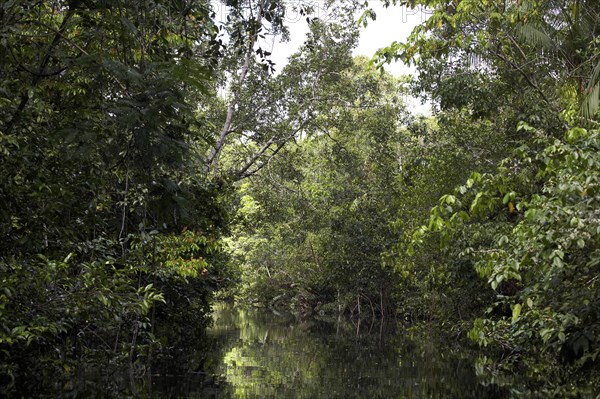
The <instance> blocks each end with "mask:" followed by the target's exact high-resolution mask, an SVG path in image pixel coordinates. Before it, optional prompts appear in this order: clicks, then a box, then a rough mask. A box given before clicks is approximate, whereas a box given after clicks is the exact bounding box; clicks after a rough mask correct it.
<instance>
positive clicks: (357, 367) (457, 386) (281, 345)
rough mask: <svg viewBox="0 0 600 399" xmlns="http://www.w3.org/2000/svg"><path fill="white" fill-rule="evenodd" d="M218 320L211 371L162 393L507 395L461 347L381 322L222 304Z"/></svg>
mask: <svg viewBox="0 0 600 399" xmlns="http://www.w3.org/2000/svg"><path fill="white" fill-rule="evenodd" d="M214 317H215V323H214V327H213V328H212V329H211V330H210V331H209V333H208V339H209V341H210V342H211V343H212V347H213V348H212V353H209V354H208V355H206V357H205V359H204V362H203V369H204V370H203V371H202V372H199V373H197V374H194V375H191V376H187V377H186V378H183V379H182V378H176V377H172V379H170V380H169V378H160V381H157V380H156V379H155V381H154V384H158V385H155V392H157V391H160V392H161V395H163V396H165V395H166V396H170V397H182V396H183V397H203V398H205V397H212V398H501V397H504V395H503V394H502V392H500V390H498V389H496V388H494V387H484V386H481V385H479V384H478V382H477V379H476V377H475V373H474V369H473V362H472V361H471V360H469V359H464V358H463V359H461V357H460V356H459V353H456V350H454V351H451V350H449V349H448V348H441V347H437V345H435V344H433V343H432V342H429V341H427V340H423V341H424V342H417V341H415V340H411V339H409V338H408V337H406V335H405V334H403V332H402V331H390V329H389V328H383V327H385V326H382V325H381V324H380V323H378V324H369V323H367V324H365V322H364V321H363V324H362V325H360V326H359V325H356V324H352V323H349V322H348V323H341V322H338V321H335V320H334V321H331V322H326V321H315V320H313V321H298V320H296V319H295V318H293V317H285V316H277V315H275V314H273V313H271V312H269V311H261V310H235V309H233V308H231V307H227V306H221V307H218V308H217V309H215V316H214ZM154 384H153V385H154ZM166 387H171V389H167V388H166ZM174 387H177V390H176V391H173V390H172V389H174Z"/></svg>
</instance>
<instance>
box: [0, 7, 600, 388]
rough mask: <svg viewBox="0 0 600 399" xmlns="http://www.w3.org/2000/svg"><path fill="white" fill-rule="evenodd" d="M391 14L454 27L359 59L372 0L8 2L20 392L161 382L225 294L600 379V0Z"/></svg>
mask: <svg viewBox="0 0 600 399" xmlns="http://www.w3.org/2000/svg"><path fill="white" fill-rule="evenodd" d="M383 3H385V6H386V7H406V8H407V9H419V8H420V9H427V10H428V12H427V14H428V18H427V19H426V20H425V21H424V22H423V23H421V24H420V25H418V26H417V27H416V28H415V29H414V30H413V31H412V33H411V34H410V35H409V37H408V38H407V39H406V40H400V39H398V38H394V37H393V36H392V35H390V37H389V38H385V39H386V40H388V39H389V41H387V42H384V43H383V44H382V46H383V47H382V48H381V49H380V50H378V51H377V53H376V54H375V55H373V54H366V55H365V56H353V49H354V48H355V47H356V46H357V43H358V40H359V37H360V34H361V30H362V29H363V28H364V27H365V26H368V25H370V24H377V23H378V21H377V15H376V13H375V12H374V11H373V10H372V9H370V8H369V4H368V3H367V2H366V1H364V0H338V1H326V2H324V3H323V4H321V5H320V6H321V7H327V10H328V18H326V19H325V18H319V17H316V16H315V14H314V12H313V11H314V10H313V7H315V5H314V4H312V3H311V2H308V1H307V2H303V1H298V2H290V1H284V0H227V1H224V2H223V3H218V2H213V3H211V2H209V1H207V0H138V1H123V0H46V1H39V0H2V1H0V396H6V397H34V396H35V397H38V396H39V397H124V396H130V397H148V396H150V395H148V392H147V391H145V390H144V389H147V387H144V384H139V383H138V382H137V381H138V380H139V379H141V378H142V377H141V376H144V375H149V374H150V370H153V369H155V368H156V367H157V365H159V364H165V363H170V364H173V365H177V364H181V359H182V358H186V356H188V357H189V353H188V352H189V351H187V350H186V345H189V343H191V342H194V343H195V344H196V345H200V346H202V345H206V346H208V345H210V340H209V339H208V338H207V336H206V330H207V328H208V327H209V326H210V325H211V323H212V311H213V307H214V306H215V303H217V302H228V303H234V304H235V306H236V307H240V308H261V309H266V310H270V311H273V312H289V313H291V314H293V315H295V317H297V318H299V319H309V318H312V317H316V316H327V315H329V316H334V317H343V318H350V319H354V320H371V319H386V320H394V321H397V322H400V323H402V325H403V326H404V327H403V328H406V329H410V330H411V331H420V330H421V331H422V330H423V329H428V330H432V329H433V330H435V331H436V335H437V336H439V339H442V340H449V341H451V342H460V343H461V345H464V347H466V348H469V350H470V351H472V352H473V353H475V354H476V357H475V360H474V364H473V368H474V369H475V370H476V371H477V376H478V378H480V379H481V381H483V382H482V383H485V384H493V385H497V386H501V387H506V388H507V389H508V391H509V393H510V395H511V397H534V395H539V397H573V398H580V397H591V398H593V397H595V396H594V395H600V391H599V390H598V387H599V386H600V137H599V130H600V111H599V107H600V2H598V1H596V0H562V1H559V0H547V1H538V0H412V1H399V0H384V1H383ZM217 5H218V6H220V7H221V8H220V11H221V12H220V13H217V12H216V9H215V7H216V6H217ZM290 13H294V14H296V15H300V16H301V22H302V23H305V24H307V25H308V27H309V33H308V34H307V36H306V39H305V40H304V43H303V44H302V46H300V48H299V49H298V51H297V52H296V53H294V54H293V55H292V56H290V57H289V59H288V62H287V64H285V65H284V66H281V65H275V63H274V62H273V60H272V54H271V53H270V50H269V49H268V48H267V46H265V40H267V41H268V40H271V39H270V38H273V37H275V38H278V40H279V39H282V40H286V39H289V34H290V32H289V26H288V24H287V20H286V16H287V15H289V14H290ZM396 39H397V40H396ZM392 61H401V62H403V63H404V64H406V65H411V66H413V67H414V68H416V71H417V73H416V74H415V76H408V75H407V76H394V75H392V74H390V73H389V72H386V69H385V68H386V65H387V64H388V63H390V62H392ZM276 67H277V68H278V69H276ZM409 97H415V98H417V99H420V100H422V101H423V102H427V103H429V104H431V107H432V112H431V114H430V115H421V114H416V113H414V112H413V111H412V110H411V107H410V106H409V105H408V102H407V100H406V99H407V98H409ZM321 350H325V349H321ZM99 387H101V388H99ZM98 392H102V393H101V394H99V393H98Z"/></svg>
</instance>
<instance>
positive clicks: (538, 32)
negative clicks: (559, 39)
mask: <svg viewBox="0 0 600 399" xmlns="http://www.w3.org/2000/svg"><path fill="white" fill-rule="evenodd" d="M516 32H517V35H518V36H519V37H521V38H522V39H523V40H525V41H526V42H527V43H529V44H530V45H532V46H534V47H541V48H543V49H547V50H555V49H556V45H555V43H554V41H553V40H552V38H551V37H550V36H549V35H548V34H547V33H546V32H544V31H543V30H542V29H541V28H540V27H536V26H534V25H533V24H530V23H529V24H519V25H517V28H516Z"/></svg>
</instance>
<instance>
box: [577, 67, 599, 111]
mask: <svg viewBox="0 0 600 399" xmlns="http://www.w3.org/2000/svg"><path fill="white" fill-rule="evenodd" d="M599 106H600V60H599V61H598V62H597V63H596V66H595V67H594V69H593V71H592V76H591V77H590V81H589V82H588V85H587V87H586V90H585V93H584V95H583V98H582V99H581V106H580V109H581V114H582V116H583V117H584V118H585V119H588V120H589V119H593V118H594V116H595V115H596V112H597V111H598V107H599Z"/></svg>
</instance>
